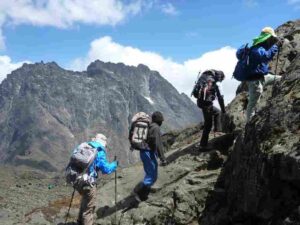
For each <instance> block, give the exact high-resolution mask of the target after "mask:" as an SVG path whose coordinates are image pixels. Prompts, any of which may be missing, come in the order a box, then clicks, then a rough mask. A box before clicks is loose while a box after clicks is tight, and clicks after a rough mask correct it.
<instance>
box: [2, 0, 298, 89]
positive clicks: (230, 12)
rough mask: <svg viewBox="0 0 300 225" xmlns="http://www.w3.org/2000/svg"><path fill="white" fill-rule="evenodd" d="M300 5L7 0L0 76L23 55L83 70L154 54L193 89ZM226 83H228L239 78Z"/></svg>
mask: <svg viewBox="0 0 300 225" xmlns="http://www.w3.org/2000/svg"><path fill="white" fill-rule="evenodd" d="M84 2H85V3H84ZM299 13H300V0H261V1H258V0H257V1H255V0H232V1H221V0H210V1H208V0H203V1H202V0H201V1H200V0H165V1H163V0H125V1H120V0H90V1H89V3H86V1H81V0H63V1H57V0H26V1H24V0H1V3H0V26H1V33H0V34H1V37H2V38H1V37H0V47H1V50H0V69H1V70H2V74H1V75H0V77H1V76H2V79H3V77H5V75H6V73H8V72H10V71H11V70H12V69H15V68H16V67H18V66H20V65H21V64H22V62H24V61H30V62H39V61H41V60H43V61H44V62H48V61H56V62H57V63H58V64H59V65H61V66H62V67H64V68H69V69H76V70H83V69H85V67H86V65H88V64H89V63H90V62H91V61H93V60H95V59H97V58H99V59H101V60H103V61H113V62H117V61H122V62H124V63H126V64H132V65H135V64H138V63H144V64H148V63H147V60H149V61H154V62H156V63H155V64H154V63H152V64H151V63H149V64H148V66H149V67H150V68H152V69H155V70H158V71H159V72H161V73H162V75H163V76H165V78H167V79H168V80H169V81H170V82H171V83H172V84H173V85H174V86H175V87H176V88H177V89H179V91H184V92H186V93H187V92H188V91H189V86H191V85H192V84H191V82H193V80H194V77H195V73H196V71H197V70H199V69H205V68H206V67H218V66H219V67H218V68H219V69H223V70H224V71H225V72H227V73H230V71H231V70H232V69H233V68H232V67H234V63H235V58H234V51H235V48H237V47H239V46H240V45H241V44H243V43H244V42H249V41H251V39H252V38H253V37H255V36H256V35H258V34H259V32H260V30H261V29H262V28H263V27H265V26H272V27H274V28H276V27H277V26H278V25H281V24H282V23H284V22H286V21H288V20H295V19H297V18H299V15H300V14H299ZM105 38H106V39H105ZM1 40H2V41H1ZM92 43H94V45H93V44H92ZM226 46H227V47H226ZM115 47H116V48H117V51H112V50H111V49H114V48H115ZM131 53H132V54H131ZM114 54H115V55H114ZM127 54H129V55H132V57H134V56H136V58H139V59H140V58H142V59H143V60H140V61H139V59H130V60H129V59H127V58H128V55H127ZM206 54H208V56H207V55H206ZM209 54H213V55H212V56H210V55H209ZM120 55H123V57H120ZM227 56H228V57H227ZM205 57H206V58H205ZM155 60H158V61H155ZM227 61H228V62H227ZM197 63H199V66H197ZM158 64H159V66H157V65H158ZM162 64H163V65H162ZM225 66H228V68H223V67H225ZM229 66H230V68H229ZM168 67H170V71H171V72H169V71H168ZM3 73H5V74H3ZM168 73H171V74H168ZM190 73H191V74H190ZM174 74H175V75H174ZM180 74H182V75H180ZM185 78H186V79H185ZM2 79H0V80H2ZM174 80H175V81H174ZM183 82H185V84H184V85H183V84H182V83H183ZM227 83H228V84H227V85H225V86H227V88H226V87H225V90H226V89H228V90H229V89H231V88H230V86H231V84H232V85H233V83H232V82H231V83H230V82H229V81H228V82H227ZM235 85H236V84H235Z"/></svg>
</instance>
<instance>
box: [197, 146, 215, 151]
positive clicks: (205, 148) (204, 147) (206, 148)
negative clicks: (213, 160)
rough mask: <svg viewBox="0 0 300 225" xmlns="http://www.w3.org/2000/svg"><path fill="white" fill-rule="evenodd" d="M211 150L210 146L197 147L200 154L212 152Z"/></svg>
mask: <svg viewBox="0 0 300 225" xmlns="http://www.w3.org/2000/svg"><path fill="white" fill-rule="evenodd" d="M212 149H213V147H212V146H211V145H205V146H204V145H200V146H199V151H200V152H207V151H210V150H212Z"/></svg>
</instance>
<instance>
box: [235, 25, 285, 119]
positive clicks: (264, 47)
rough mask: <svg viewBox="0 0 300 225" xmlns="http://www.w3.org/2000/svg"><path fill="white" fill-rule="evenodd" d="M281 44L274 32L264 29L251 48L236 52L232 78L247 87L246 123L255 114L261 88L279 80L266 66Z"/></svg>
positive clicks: (240, 49) (243, 48)
mask: <svg viewBox="0 0 300 225" xmlns="http://www.w3.org/2000/svg"><path fill="white" fill-rule="evenodd" d="M282 44H283V41H282V40H281V39H280V38H278V37H277V35H276V34H275V32H274V30H273V29H272V28H271V27H265V28H263V29H262V31H261V33H260V35H259V36H258V37H256V38H254V39H253V44H252V46H251V47H248V44H247V45H243V46H242V47H240V48H239V49H238V50H237V52H236V56H237V58H238V63H237V65H236V67H235V70H234V72H233V76H234V77H235V78H236V79H237V80H239V81H245V82H246V83H247V85H248V94H249V100H248V105H247V115H246V117H247V121H249V120H250V119H251V117H252V116H253V115H254V114H255V107H256V105H257V103H258V102H259V100H260V97H261V94H262V92H263V86H264V85H268V84H272V83H273V82H275V81H276V80H279V79H281V76H278V75H276V74H275V75H273V74H270V71H269V65H268V64H269V62H270V61H271V60H272V59H273V57H274V56H275V55H276V54H277V53H278V49H279V48H280V47H281V46H282ZM276 72H277V71H275V73H276Z"/></svg>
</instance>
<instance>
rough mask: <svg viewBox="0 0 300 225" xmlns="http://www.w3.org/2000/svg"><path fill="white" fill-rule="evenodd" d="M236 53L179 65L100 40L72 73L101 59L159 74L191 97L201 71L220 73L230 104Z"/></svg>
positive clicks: (73, 64)
mask: <svg viewBox="0 0 300 225" xmlns="http://www.w3.org/2000/svg"><path fill="white" fill-rule="evenodd" d="M235 51H236V49H234V48H232V47H229V46H227V47H223V48H220V49H217V50H214V51H210V52H207V53H205V54H203V55H201V56H199V57H198V58H195V59H189V60H186V61H184V62H183V63H178V62H175V61H174V60H172V59H171V58H165V57H163V56H161V55H159V54H158V53H155V52H151V51H143V50H140V49H138V48H134V47H132V46H123V45H121V44H119V43H116V42H114V41H113V40H112V38H111V37H110V36H105V37H101V38H99V39H96V40H94V41H93V42H92V43H91V44H90V49H89V51H88V53H87V55H86V56H85V57H82V58H77V59H75V60H74V61H72V62H71V63H70V66H69V67H70V69H73V70H78V71H82V70H85V69H86V67H87V66H88V65H89V64H90V63H91V62H93V61H95V60H97V59H99V60H101V61H104V62H114V63H118V62H123V63H124V64H126V65H132V66H137V65H138V64H144V65H147V66H148V67H149V68H150V69H151V70H156V71H158V72H159V73H160V74H161V75H162V76H163V77H164V78H165V79H167V80H168V81H169V82H170V83H171V84H172V85H173V86H174V87H175V88H176V89H177V90H178V91H179V92H184V93H185V94H187V95H189V96H190V93H191V91H192V88H193V85H194V82H195V80H196V78H197V74H198V72H199V70H201V71H204V70H206V69H212V68H214V69H218V70H223V71H224V73H225V74H226V79H225V81H223V82H222V84H221V89H222V91H223V93H224V95H225V101H226V102H227V103H228V102H230V101H231V100H232V99H233V98H234V96H235V90H236V87H237V86H238V84H239V82H237V81H236V80H234V79H232V78H231V77H232V72H233V69H234V66H235V64H236V57H235Z"/></svg>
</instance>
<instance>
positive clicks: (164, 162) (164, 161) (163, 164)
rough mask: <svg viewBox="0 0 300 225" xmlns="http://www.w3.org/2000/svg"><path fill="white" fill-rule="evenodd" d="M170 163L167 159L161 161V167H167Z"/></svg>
mask: <svg viewBox="0 0 300 225" xmlns="http://www.w3.org/2000/svg"><path fill="white" fill-rule="evenodd" d="M168 164H169V163H168V161H167V160H166V159H160V165H161V166H166V165H168Z"/></svg>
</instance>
